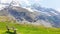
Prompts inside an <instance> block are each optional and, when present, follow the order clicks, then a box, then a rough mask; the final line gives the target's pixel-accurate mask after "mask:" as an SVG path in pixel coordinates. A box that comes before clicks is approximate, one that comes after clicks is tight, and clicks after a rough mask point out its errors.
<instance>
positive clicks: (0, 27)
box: [0, 22, 60, 34]
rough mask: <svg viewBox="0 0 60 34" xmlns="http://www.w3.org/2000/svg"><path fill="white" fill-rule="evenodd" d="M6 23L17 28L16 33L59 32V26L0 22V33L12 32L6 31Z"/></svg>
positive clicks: (52, 33)
mask: <svg viewBox="0 0 60 34" xmlns="http://www.w3.org/2000/svg"><path fill="white" fill-rule="evenodd" d="M6 25H8V26H9V27H15V28H16V29H17V34H60V28H45V27H43V26H34V25H31V24H29V25H28V24H18V23H10V22H0V34H12V33H13V31H12V30H11V31H10V33H7V32H6V31H7V29H6Z"/></svg>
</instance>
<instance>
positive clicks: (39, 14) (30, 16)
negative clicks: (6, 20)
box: [0, 2, 60, 27]
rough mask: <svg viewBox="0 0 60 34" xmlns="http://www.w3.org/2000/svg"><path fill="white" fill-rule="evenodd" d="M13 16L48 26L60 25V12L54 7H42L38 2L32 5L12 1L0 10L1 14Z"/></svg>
mask: <svg viewBox="0 0 60 34" xmlns="http://www.w3.org/2000/svg"><path fill="white" fill-rule="evenodd" d="M9 15H11V16H13V17H14V18H15V19H16V20H17V21H18V22H21V23H23V22H26V23H34V24H35V23H36V24H40V25H44V26H46V27H60V13H59V12H58V11H57V10H55V9H52V8H45V7H41V6H40V5H38V4H32V5H30V6H24V7H23V6H22V5H21V4H19V6H15V5H14V3H13V2H11V3H10V4H9V5H8V6H6V7H5V8H4V9H2V10H0V16H9Z"/></svg>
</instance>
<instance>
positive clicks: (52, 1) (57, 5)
mask: <svg viewBox="0 0 60 34" xmlns="http://www.w3.org/2000/svg"><path fill="white" fill-rule="evenodd" d="M0 1H1V2H2V3H9V2H11V1H12V0H0ZM15 1H18V2H19V3H21V4H22V5H24V6H25V4H26V5H31V4H33V3H37V4H40V5H41V6H43V7H48V8H53V9H57V10H59V11H60V0H15ZM0 7H1V5H0Z"/></svg>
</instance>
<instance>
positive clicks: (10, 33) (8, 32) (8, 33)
mask: <svg viewBox="0 0 60 34" xmlns="http://www.w3.org/2000/svg"><path fill="white" fill-rule="evenodd" d="M5 33H6V34H14V33H13V32H10V31H6V32H5Z"/></svg>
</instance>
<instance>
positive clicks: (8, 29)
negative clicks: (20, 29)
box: [6, 26, 17, 34]
mask: <svg viewBox="0 0 60 34" xmlns="http://www.w3.org/2000/svg"><path fill="white" fill-rule="evenodd" d="M6 28H7V31H8V32H10V30H13V33H14V34H17V29H16V28H14V27H12V28H10V27H9V26H6Z"/></svg>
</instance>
